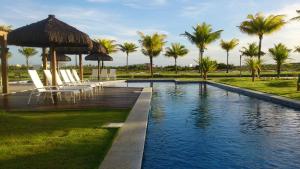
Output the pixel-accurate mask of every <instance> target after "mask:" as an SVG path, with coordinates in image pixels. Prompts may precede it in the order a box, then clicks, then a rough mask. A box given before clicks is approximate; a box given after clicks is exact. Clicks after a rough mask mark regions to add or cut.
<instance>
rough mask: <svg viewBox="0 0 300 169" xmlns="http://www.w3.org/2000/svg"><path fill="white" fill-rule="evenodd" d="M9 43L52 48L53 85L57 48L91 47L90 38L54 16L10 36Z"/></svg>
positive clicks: (27, 26) (53, 81)
mask: <svg viewBox="0 0 300 169" xmlns="http://www.w3.org/2000/svg"><path fill="white" fill-rule="evenodd" d="M8 43H9V44H10V45H17V46H29V47H42V48H46V47H50V53H51V69H52V83H53V84H52V85H56V73H55V70H56V48H57V47H62V46H70V47H89V46H91V45H92V41H91V39H90V38H89V36H88V35H87V34H85V33H83V32H81V31H79V30H77V29H76V28H74V27H72V26H70V25H68V24H66V23H64V22H62V21H60V20H58V19H56V18H55V16H54V15H49V17H48V18H47V19H44V20H41V21H39V22H36V23H33V24H30V25H26V26H23V27H20V28H18V29H15V30H13V31H11V32H10V33H9V34H8Z"/></svg>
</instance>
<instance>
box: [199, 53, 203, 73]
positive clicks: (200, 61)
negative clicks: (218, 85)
mask: <svg viewBox="0 0 300 169" xmlns="http://www.w3.org/2000/svg"><path fill="white" fill-rule="evenodd" d="M203 53H204V49H201V48H199V54H200V55H199V73H200V74H201V77H202V78H203V70H202V59H203Z"/></svg>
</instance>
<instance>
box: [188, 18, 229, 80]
mask: <svg viewBox="0 0 300 169" xmlns="http://www.w3.org/2000/svg"><path fill="white" fill-rule="evenodd" d="M222 31H223V30H218V31H215V32H214V31H213V29H212V27H211V25H209V24H206V23H205V22H203V23H202V24H198V25H197V26H196V27H193V32H192V33H189V32H187V31H185V33H184V34H182V35H183V36H185V37H187V39H188V40H189V41H190V42H191V43H192V44H195V45H196V46H197V47H198V49H199V72H200V73H201V76H202V75H203V74H202V69H201V67H200V66H201V62H202V57H203V53H204V50H205V49H206V47H207V45H208V44H210V43H212V42H214V41H216V40H217V39H219V38H220V36H221V32H222Z"/></svg>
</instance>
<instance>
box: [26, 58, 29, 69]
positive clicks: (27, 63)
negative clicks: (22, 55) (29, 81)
mask: <svg viewBox="0 0 300 169" xmlns="http://www.w3.org/2000/svg"><path fill="white" fill-rule="evenodd" d="M26 66H27V70H28V69H29V59H28V57H26Z"/></svg>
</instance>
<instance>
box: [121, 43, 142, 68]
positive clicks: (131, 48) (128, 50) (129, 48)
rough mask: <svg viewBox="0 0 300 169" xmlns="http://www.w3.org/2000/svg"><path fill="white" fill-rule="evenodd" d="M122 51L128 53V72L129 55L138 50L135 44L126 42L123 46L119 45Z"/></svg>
mask: <svg viewBox="0 0 300 169" xmlns="http://www.w3.org/2000/svg"><path fill="white" fill-rule="evenodd" d="M119 47H120V50H121V51H122V52H125V53H126V71H127V72H128V55H129V53H132V52H135V51H136V49H137V48H138V47H137V46H136V45H135V44H134V43H128V42H125V43H124V44H123V45H119Z"/></svg>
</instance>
